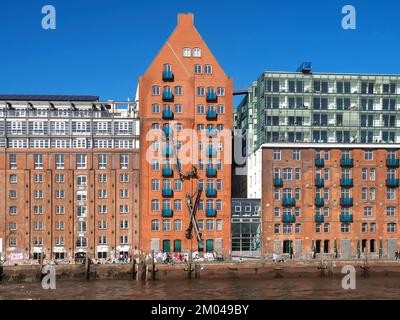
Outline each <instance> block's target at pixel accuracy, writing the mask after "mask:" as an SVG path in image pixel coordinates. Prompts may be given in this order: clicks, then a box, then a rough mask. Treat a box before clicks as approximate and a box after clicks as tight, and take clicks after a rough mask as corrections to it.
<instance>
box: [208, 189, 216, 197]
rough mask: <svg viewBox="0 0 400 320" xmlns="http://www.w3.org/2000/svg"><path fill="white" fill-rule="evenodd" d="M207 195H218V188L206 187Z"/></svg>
mask: <svg viewBox="0 0 400 320" xmlns="http://www.w3.org/2000/svg"><path fill="white" fill-rule="evenodd" d="M206 196H207V197H216V196H217V189H215V188H207V189H206Z"/></svg>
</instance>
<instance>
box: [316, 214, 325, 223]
mask: <svg viewBox="0 0 400 320" xmlns="http://www.w3.org/2000/svg"><path fill="white" fill-rule="evenodd" d="M314 219H315V222H317V223H322V222H324V220H325V217H324V215H323V214H319V213H317V214H316V215H315V216H314Z"/></svg>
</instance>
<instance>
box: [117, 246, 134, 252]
mask: <svg viewBox="0 0 400 320" xmlns="http://www.w3.org/2000/svg"><path fill="white" fill-rule="evenodd" d="M130 248H131V247H130V246H117V251H123V252H128V251H129V250H130Z"/></svg>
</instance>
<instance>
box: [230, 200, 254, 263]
mask: <svg viewBox="0 0 400 320" xmlns="http://www.w3.org/2000/svg"><path fill="white" fill-rule="evenodd" d="M232 257H233V258H234V257H240V258H260V257H261V200H260V199H246V198H245V199H237V198H236V199H232Z"/></svg>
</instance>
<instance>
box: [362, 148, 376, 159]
mask: <svg viewBox="0 0 400 320" xmlns="http://www.w3.org/2000/svg"><path fill="white" fill-rule="evenodd" d="M364 160H374V152H373V151H372V150H365V151H364Z"/></svg>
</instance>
